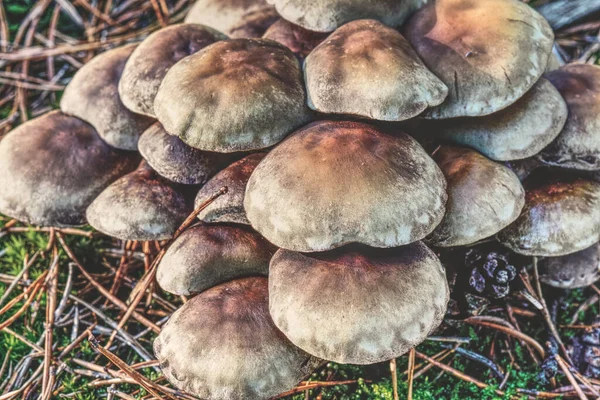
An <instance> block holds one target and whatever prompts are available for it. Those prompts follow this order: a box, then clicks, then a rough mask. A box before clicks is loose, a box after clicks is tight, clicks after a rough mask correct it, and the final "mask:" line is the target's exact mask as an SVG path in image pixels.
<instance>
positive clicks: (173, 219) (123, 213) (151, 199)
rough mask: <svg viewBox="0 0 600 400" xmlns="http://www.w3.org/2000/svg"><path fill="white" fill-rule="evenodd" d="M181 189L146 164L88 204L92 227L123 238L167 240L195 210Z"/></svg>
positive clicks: (88, 216)
mask: <svg viewBox="0 0 600 400" xmlns="http://www.w3.org/2000/svg"><path fill="white" fill-rule="evenodd" d="M189 203H190V202H188V201H186V199H185V196H184V194H183V193H182V191H181V189H180V188H178V187H177V186H175V184H173V183H171V182H170V181H167V180H166V179H164V178H162V177H160V176H159V175H158V174H157V173H156V172H154V171H153V170H152V169H151V168H150V167H149V166H148V165H147V164H146V163H142V164H141V165H140V167H139V168H138V169H137V170H135V171H134V172H132V173H130V174H128V175H125V176H124V177H122V178H121V179H119V180H118V181H116V182H115V183H113V184H112V185H110V186H109V187H107V188H106V189H105V190H104V191H103V192H102V193H100V195H99V196H98V197H97V198H96V200H94V202H93V203H92V204H91V205H90V206H89V207H88V209H87V212H86V215H87V219H88V222H89V223H90V225H91V226H92V227H94V228H95V229H97V230H99V231H100V232H103V233H105V234H107V235H109V236H112V237H116V238H118V239H122V240H165V239H169V238H171V237H173V234H175V231H176V230H177V228H179V226H180V225H181V223H182V222H183V221H184V220H185V218H186V217H187V216H188V215H189V214H190V213H191V212H192V207H191V204H189Z"/></svg>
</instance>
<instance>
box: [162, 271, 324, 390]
mask: <svg viewBox="0 0 600 400" xmlns="http://www.w3.org/2000/svg"><path fill="white" fill-rule="evenodd" d="M268 301H269V300H268V283H267V279H266V278H245V279H238V280H234V281H230V282H227V283H224V284H222V285H219V286H216V287H214V288H212V289H209V290H207V291H205V292H203V293H201V294H199V295H198V296H196V297H194V298H193V299H191V300H190V301H188V302H187V303H185V304H184V305H183V307H181V308H180V309H179V310H177V311H176V312H175V313H174V314H173V316H172V317H171V319H170V320H169V321H168V322H167V324H166V325H165V327H164V328H163V329H162V331H161V333H160V335H159V336H158V338H157V339H156V340H155V341H154V353H155V354H156V357H157V358H158V360H159V362H160V366H161V368H162V370H163V373H164V374H165V376H166V377H167V379H168V380H169V381H170V382H171V383H172V384H173V385H175V386H176V387H178V388H180V389H182V390H185V391H186V392H188V393H191V394H193V395H196V396H198V397H200V398H202V399H206V400H222V399H247V400H254V399H266V398H270V397H272V396H275V395H278V394H279V393H282V392H284V391H286V390H289V389H292V388H293V387H294V386H295V385H296V384H297V383H298V382H300V380H302V378H303V377H304V376H306V375H308V374H309V373H310V372H311V369H312V368H314V367H316V363H317V362H318V361H317V360H315V359H314V358H313V357H311V356H310V355H308V354H306V353H305V352H304V351H302V350H300V349H298V348H297V347H295V346H294V345H292V344H291V343H290V342H289V340H287V339H286V338H285V336H284V335H283V334H282V333H281V332H280V331H279V330H278V329H277V328H276V327H275V325H274V324H273V321H272V319H271V316H270V315H269V310H268Z"/></svg>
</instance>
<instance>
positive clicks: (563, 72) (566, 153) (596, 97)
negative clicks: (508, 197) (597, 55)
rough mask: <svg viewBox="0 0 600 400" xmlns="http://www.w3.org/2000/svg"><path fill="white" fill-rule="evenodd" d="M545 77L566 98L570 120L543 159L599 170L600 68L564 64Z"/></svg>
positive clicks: (543, 153) (545, 161)
mask: <svg viewBox="0 0 600 400" xmlns="http://www.w3.org/2000/svg"><path fill="white" fill-rule="evenodd" d="M546 78H548V80H549V81H550V82H552V83H553V84H554V86H556V87H557V88H558V90H559V92H560V93H561V94H562V96H563V97H564V98H565V101H566V102H567V106H568V108H569V117H568V119H567V123H566V124H565V127H564V129H563V131H562V132H561V134H560V135H559V136H558V138H556V140H555V141H554V142H553V143H552V144H551V145H550V146H548V147H547V148H546V149H544V150H543V151H542V153H541V154H540V156H539V158H540V160H542V161H543V162H544V163H546V164H548V165H553V166H559V167H565V168H575V169H582V170H600V67H598V66H595V65H589V64H570V65H565V66H563V67H561V68H560V69H558V70H555V71H552V72H549V73H548V74H546Z"/></svg>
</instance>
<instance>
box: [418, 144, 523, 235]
mask: <svg viewBox="0 0 600 400" xmlns="http://www.w3.org/2000/svg"><path fill="white" fill-rule="evenodd" d="M434 160H435V161H436V162H437V163H438V165H439V167H440V169H441V170H442V172H443V173H444V176H445V177H446V181H447V182H448V203H446V215H445V216H444V219H443V220H442V222H441V223H440V225H438V226H437V228H436V229H435V231H433V233H432V235H431V236H430V237H429V240H428V242H429V243H430V244H432V245H434V246H439V247H450V246H465V245H468V244H472V243H475V242H478V241H479V240H482V239H485V238H488V237H490V236H492V235H494V234H496V233H498V232H500V231H501V230H502V229H504V228H506V227H507V226H508V225H509V224H510V223H511V222H513V221H514V220H515V219H517V217H518V216H519V215H520V214H521V210H522V209H523V205H524V204H525V190H523V186H521V182H520V181H519V178H518V177H517V176H516V175H515V174H514V173H513V172H512V171H511V170H510V169H508V168H507V167H505V166H503V165H501V164H498V163H495V162H493V161H491V160H489V159H487V158H485V157H484V156H482V155H481V154H479V153H477V152H476V151H475V150H471V149H466V148H461V147H453V146H442V147H441V148H440V149H439V150H438V151H437V152H436V153H435V155H434Z"/></svg>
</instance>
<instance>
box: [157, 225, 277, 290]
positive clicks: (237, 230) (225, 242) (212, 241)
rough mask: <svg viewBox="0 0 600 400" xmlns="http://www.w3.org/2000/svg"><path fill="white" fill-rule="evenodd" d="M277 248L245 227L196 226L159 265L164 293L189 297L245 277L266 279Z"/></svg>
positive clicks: (176, 242) (183, 235)
mask: <svg viewBox="0 0 600 400" xmlns="http://www.w3.org/2000/svg"><path fill="white" fill-rule="evenodd" d="M275 250H276V248H275V246H273V245H272V244H270V243H269V242H267V241H266V240H265V239H264V238H263V237H262V236H260V235H259V234H258V233H256V232H255V231H254V230H252V229H251V228H250V227H248V226H243V225H198V226H195V227H192V228H190V229H188V230H187V231H185V232H184V233H182V234H181V236H179V237H178V238H177V239H176V240H175V241H174V242H173V243H172V244H171V246H169V249H168V250H167V252H166V253H165V255H164V257H163V258H162V260H161V261H160V264H159V265H158V269H157V271H156V279H157V281H158V284H159V285H160V287H161V288H163V290H166V291H167V292H170V293H173V294H176V295H183V296H188V295H191V294H194V293H200V292H203V291H205V290H207V289H210V288H211V287H213V286H216V285H218V284H220V283H223V282H227V281H230V280H233V279H239V278H245V277H248V276H268V275H269V261H270V260H271V257H272V256H273V253H274V252H275Z"/></svg>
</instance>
